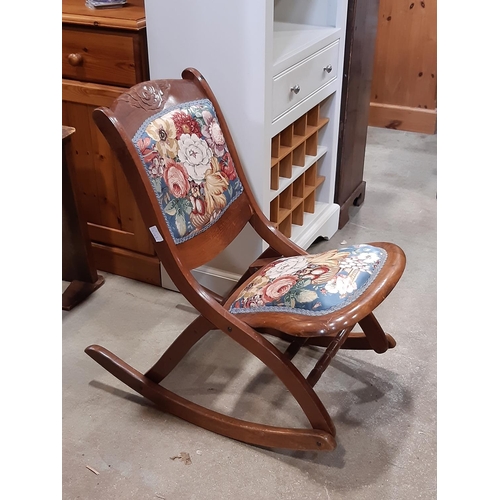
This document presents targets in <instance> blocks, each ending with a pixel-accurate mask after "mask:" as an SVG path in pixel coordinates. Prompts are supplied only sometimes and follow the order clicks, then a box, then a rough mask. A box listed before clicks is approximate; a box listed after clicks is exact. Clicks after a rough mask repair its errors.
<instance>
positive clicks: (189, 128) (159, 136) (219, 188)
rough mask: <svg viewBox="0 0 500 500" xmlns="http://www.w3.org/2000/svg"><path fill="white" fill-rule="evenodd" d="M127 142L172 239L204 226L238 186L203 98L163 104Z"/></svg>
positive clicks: (240, 188) (236, 193)
mask: <svg viewBox="0 0 500 500" xmlns="http://www.w3.org/2000/svg"><path fill="white" fill-rule="evenodd" d="M133 142H134V145H135V147H136V149H137V151H138V152H139V155H140V158H141V159H142V162H143V165H144V168H145V169H146V172H147V174H148V177H149V180H150V181H151V185H152V187H153V189H154V192H155V194H156V198H157V200H158V203H159V204H160V206H161V208H162V211H163V214H164V217H165V220H166V222H167V225H168V228H169V230H170V234H171V235H172V238H173V239H174V241H175V243H176V244H178V243H182V242H184V241H187V240H189V239H190V238H193V237H195V236H196V235H197V234H200V233H201V232H202V231H205V230H206V229H208V228H209V227H210V226H211V225H212V224H214V222H216V221H217V220H218V219H219V218H220V217H221V216H222V214H223V213H224V212H225V210H226V209H227V208H228V207H229V206H230V205H231V203H232V202H233V201H234V200H235V199H236V198H238V196H240V194H241V193H242V192H243V186H242V185H241V182H240V180H239V178H238V175H237V173H236V169H235V166H234V163H233V159H232V158H231V155H230V153H229V150H228V148H227V144H226V140H225V138H224V135H223V133H222V130H221V128H220V125H219V121H218V120H217V116H216V114H215V110H214V108H213V105H212V103H211V102H210V101H209V100H208V99H201V100H198V101H192V102H188V103H184V104H182V105H178V106H175V107H172V108H167V109H163V110H162V111H160V112H158V113H157V114H156V115H154V116H152V117H150V118H149V119H148V120H147V121H146V122H144V123H143V124H142V126H141V127H140V129H139V130H138V131H137V133H136V134H135V136H134V138H133Z"/></svg>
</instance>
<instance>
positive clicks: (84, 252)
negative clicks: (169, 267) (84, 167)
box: [62, 126, 104, 311]
mask: <svg viewBox="0 0 500 500" xmlns="http://www.w3.org/2000/svg"><path fill="white" fill-rule="evenodd" d="M75 132H76V130H75V129H74V128H73V127H68V126H63V128H62V279H63V281H69V282H70V284H69V286H68V287H67V288H66V290H65V291H64V292H63V295H62V308H63V309H64V310H66V311H69V310H70V309H72V308H73V307H75V306H76V305H78V304H79V303H80V302H82V301H83V300H85V299H86V298H87V297H88V296H89V295H90V294H91V293H92V292H94V291H95V290H97V289H98V288H99V287H100V286H101V285H102V284H103V283H104V278H103V277H102V276H100V275H98V274H97V269H96V266H95V262H94V259H93V255H92V252H91V245H90V238H89V234H88V232H87V226H86V224H85V221H84V220H82V217H81V210H80V207H79V206H78V201H77V199H76V197H75V184H76V176H75V167H74V164H73V160H72V156H71V147H70V146H71V139H72V137H73V134H74V133H75Z"/></svg>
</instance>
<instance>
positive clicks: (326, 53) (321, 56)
mask: <svg viewBox="0 0 500 500" xmlns="http://www.w3.org/2000/svg"><path fill="white" fill-rule="evenodd" d="M339 45H340V43H339V40H336V41H335V42H333V43H331V44H330V45H327V46H326V47H324V48H323V49H321V50H318V52H315V53H314V54H312V55H311V56H309V57H308V58H306V59H304V60H303V61H300V62H299V63H297V64H294V65H293V66H291V67H290V68H288V69H286V70H285V71H283V72H282V73H280V74H279V75H276V76H275V77H274V79H273V120H275V119H276V118H277V117H279V116H280V115H282V114H284V113H285V112H286V111H287V110H288V109H290V108H292V107H295V106H296V105H298V104H299V103H300V102H302V101H303V100H304V99H306V98H307V97H308V96H309V95H310V94H311V93H313V92H314V91H315V90H317V89H319V88H320V87H322V86H323V85H325V84H326V83H328V82H330V81H331V80H334V79H335V78H336V77H337V66H338V59H339ZM329 67H331V68H332V69H331V71H330V72H328V71H327V69H325V68H329ZM292 88H295V89H297V90H298V92H294V91H293V90H292Z"/></svg>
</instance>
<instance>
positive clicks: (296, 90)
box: [290, 85, 300, 94]
mask: <svg viewBox="0 0 500 500" xmlns="http://www.w3.org/2000/svg"><path fill="white" fill-rule="evenodd" d="M290 91H291V92H293V93H294V94H298V93H299V92H300V85H294V86H293V87H292V88H291V89H290Z"/></svg>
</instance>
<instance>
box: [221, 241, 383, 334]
mask: <svg viewBox="0 0 500 500" xmlns="http://www.w3.org/2000/svg"><path fill="white" fill-rule="evenodd" d="M381 245H383V246H385V245H386V244H381ZM386 260H387V251H386V250H385V249H384V248H383V247H382V246H380V247H379V246H374V245H368V244H361V245H352V246H348V247H344V248H340V249H336V250H331V251H327V252H323V253H319V254H308V255H300V256H295V257H286V258H281V259H278V260H275V261H273V262H271V263H270V264H267V265H266V266H264V267H263V268H262V269H261V270H260V271H259V272H258V273H257V274H255V275H254V276H252V278H250V280H249V281H248V282H246V283H245V284H244V285H243V286H242V287H240V289H239V290H238V291H237V292H236V293H235V294H233V296H232V297H231V298H230V300H229V302H228V303H229V304H230V305H229V311H230V312H231V313H233V314H237V315H241V316H240V317H241V318H242V319H244V321H245V322H246V323H248V324H250V325H252V326H253V327H256V328H257V327H259V326H268V327H276V328H278V327H282V325H283V321H286V319H287V318H288V317H289V316H290V315H291V314H292V315H293V316H302V319H303V320H305V321H303V322H302V323H301V325H302V326H301V327H302V328H306V329H307V324H308V323H310V324H311V325H312V329H313V331H314V332H317V321H318V319H320V318H318V317H321V316H324V317H327V316H331V315H332V314H334V313H335V314H336V315H337V316H338V314H337V313H339V312H340V313H341V312H345V311H348V310H350V309H352V305H353V303H354V304H356V305H357V304H358V303H359V299H360V298H362V295H363V294H366V293H367V291H369V287H370V285H371V284H372V283H373V282H374V281H375V280H376V279H377V276H378V274H379V272H380V271H381V269H382V268H383V267H384V265H385V264H386ZM269 313H281V314H282V316H281V315H278V316H275V315H272V316H270V315H269ZM307 317H314V318H310V320H309V321H308V320H307ZM303 334H306V331H304V332H303Z"/></svg>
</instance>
